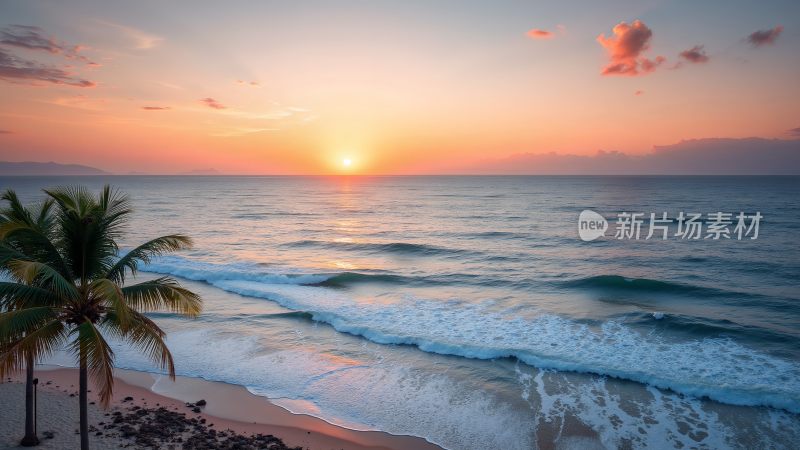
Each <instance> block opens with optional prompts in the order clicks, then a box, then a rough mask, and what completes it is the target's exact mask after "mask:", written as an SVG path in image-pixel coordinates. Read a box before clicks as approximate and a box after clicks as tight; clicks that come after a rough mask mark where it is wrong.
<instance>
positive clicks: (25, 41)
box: [0, 25, 99, 66]
mask: <svg viewBox="0 0 800 450" xmlns="http://www.w3.org/2000/svg"><path fill="white" fill-rule="evenodd" d="M0 45H5V46H8V47H16V48H21V49H25V50H32V51H42V52H47V53H50V54H52V55H61V56H63V57H65V58H68V59H75V60H79V61H83V62H85V63H86V64H89V65H91V66H99V64H97V63H95V62H92V61H91V60H90V59H89V58H87V57H85V56H83V55H81V54H80V53H79V52H80V51H81V50H83V49H84V47H83V46H81V45H70V44H66V43H64V42H59V41H58V40H56V39H55V38H54V37H52V36H50V37H46V36H45V35H44V31H43V30H42V29H41V28H39V27H35V26H30V25H9V26H7V27H4V28H2V29H0Z"/></svg>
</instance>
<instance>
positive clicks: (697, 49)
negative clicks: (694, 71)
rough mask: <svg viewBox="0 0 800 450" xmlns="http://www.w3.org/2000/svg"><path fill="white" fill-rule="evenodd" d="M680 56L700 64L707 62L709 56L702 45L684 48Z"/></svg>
mask: <svg viewBox="0 0 800 450" xmlns="http://www.w3.org/2000/svg"><path fill="white" fill-rule="evenodd" d="M679 56H680V57H681V58H683V59H685V60H686V61H689V62H690V63H694V64H701V63H706V62H708V61H709V60H710V59H711V58H710V57H709V56H708V55H707V54H706V51H705V49H704V48H703V46H702V45H695V46H694V47H692V48H690V49H689V50H684V51H682V52H681V53H680V55H679Z"/></svg>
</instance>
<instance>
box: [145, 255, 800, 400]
mask: <svg viewBox="0 0 800 450" xmlns="http://www.w3.org/2000/svg"><path fill="white" fill-rule="evenodd" d="M148 270H157V271H159V272H162V273H170V274H173V275H177V276H181V277H186V278H189V279H192V280H200V281H206V282H208V283H210V284H212V285H214V286H216V287H218V288H221V289H224V290H227V291H230V292H234V293H238V294H241V295H245V296H250V297H258V298H265V299H269V300H272V301H274V302H276V303H278V304H280V305H282V306H284V307H287V308H290V309H294V310H299V311H307V312H309V313H311V314H312V316H313V318H314V320H317V321H320V322H325V323H328V324H330V325H332V326H333V327H334V328H335V329H336V330H338V331H341V332H345V333H349V334H354V335H359V336H363V337H365V338H367V339H369V340H371V341H373V342H377V343H380V344H408V345H415V346H417V347H419V348H420V349H421V350H424V351H426V352H431V353H439V354H447V355H457V356H463V357H467V358H478V359H494V358H503V357H516V358H518V359H519V360H521V361H523V362H525V363H527V364H530V365H532V366H535V367H539V368H550V369H557V370H567V371H576V372H591V373H597V374H600V375H610V376H614V377H618V378H623V379H629V380H634V381H639V382H642V383H646V384H649V385H652V386H656V387H660V388H665V389H673V390H675V391H677V392H681V393H684V394H689V395H693V396H697V397H702V396H707V397H709V398H712V399H714V400H717V401H721V402H725V403H730V404H736V405H765V406H771V407H776V408H783V409H787V410H789V411H792V412H800V365H799V364H798V363H797V362H796V361H790V360H785V359H780V358H777V357H773V356H770V355H767V354H764V353H761V352H758V351H755V350H753V349H750V348H748V347H745V346H743V345H741V344H739V343H736V342H734V341H732V340H730V339H722V338H706V339H697V340H689V341H682V342H670V341H667V340H665V339H664V338H662V337H660V336H658V335H654V334H653V335H642V334H640V333H638V332H636V331H634V330H632V329H631V328H630V327H627V326H625V325H624V324H622V323H619V322H615V321H609V322H605V323H603V324H602V326H600V327H599V329H592V328H590V327H589V326H587V325H583V324H579V323H576V322H574V321H572V320H569V319H566V318H563V317H559V316H555V315H548V314H541V315H539V316H537V317H535V318H534V319H528V318H522V317H519V316H518V315H517V314H503V313H500V312H496V311H491V310H488V309H487V308H486V307H485V306H483V305H480V304H471V303H466V302H458V301H452V302H442V301H428V300H424V299H414V298H406V299H405V300H404V301H402V302H397V303H380V304H376V303H371V302H367V301H360V302H359V301H356V300H355V299H353V298H351V297H349V296H347V295H345V294H342V293H341V291H337V290H333V289H329V288H324V287H314V286H302V285H298V284H302V281H301V280H305V279H306V278H307V279H317V278H320V277H323V276H322V275H301V276H288V275H268V274H258V273H249V272H245V271H244V270H243V269H242V268H239V267H236V266H233V267H231V266H227V265H226V266H217V265H213V264H205V263H196V262H192V261H189V260H185V259H180V258H173V259H172V260H170V261H168V262H167V263H159V262H157V263H156V264H154V265H152V266H151V267H150V268H149V269H148ZM315 277H317V278H315ZM273 280H278V281H277V283H276V282H274V281H273Z"/></svg>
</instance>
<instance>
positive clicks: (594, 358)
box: [0, 176, 800, 449]
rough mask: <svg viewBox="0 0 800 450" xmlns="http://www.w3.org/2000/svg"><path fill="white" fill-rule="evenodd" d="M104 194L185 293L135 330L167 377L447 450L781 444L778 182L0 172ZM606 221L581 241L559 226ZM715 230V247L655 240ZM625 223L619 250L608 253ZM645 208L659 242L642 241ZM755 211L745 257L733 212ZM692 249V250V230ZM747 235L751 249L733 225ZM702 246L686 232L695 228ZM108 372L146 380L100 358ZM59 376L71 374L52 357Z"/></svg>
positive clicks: (784, 348) (796, 234)
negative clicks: (689, 219) (169, 364)
mask: <svg viewBox="0 0 800 450" xmlns="http://www.w3.org/2000/svg"><path fill="white" fill-rule="evenodd" d="M105 183H110V184H112V185H113V186H115V187H117V188H119V189H121V190H123V191H125V192H126V193H128V194H129V195H130V197H131V200H132V202H133V206H134V208H135V214H134V215H133V219H132V224H131V227H130V229H129V230H128V231H129V234H128V236H127V237H126V239H125V241H124V242H123V244H124V245H125V246H126V248H131V246H133V245H136V244H137V243H140V242H142V241H143V240H145V239H148V238H152V237H155V236H159V235H163V234H171V233H177V232H180V233H185V234H188V235H190V236H191V237H193V238H194V240H195V247H194V248H193V249H192V250H190V251H185V252H182V253H179V254H175V255H170V256H165V257H161V258H158V259H157V260H155V261H153V263H152V264H151V265H150V266H149V267H148V268H147V269H146V270H147V273H141V274H140V278H147V277H153V276H157V274H168V275H172V276H174V277H177V278H178V279H179V280H181V281H182V282H184V283H185V284H186V285H187V286H189V287H190V288H192V289H195V290H196V291H197V292H199V293H200V294H202V296H203V298H204V301H205V310H204V312H203V314H202V315H201V316H200V317H199V318H198V319H194V320H190V319H185V318H181V317H178V316H175V315H172V314H169V313H153V314H151V317H153V318H154V319H155V320H156V321H157V322H158V323H159V324H160V325H161V326H162V327H163V328H164V329H165V330H167V332H168V333H169V337H168V344H169V346H170V348H171V350H172V353H173V355H174V356H175V360H176V369H177V373H178V374H179V375H186V376H196V377H202V378H206V379H209V380H216V381H223V382H228V383H234V384H239V385H243V386H246V387H247V388H248V389H249V390H250V391H251V392H253V393H256V394H259V395H263V396H267V397H269V398H270V399H272V400H273V401H274V402H275V403H277V404H279V405H281V406H284V407H285V408H287V409H289V410H291V411H294V412H299V413H307V414H312V415H315V416H318V417H321V418H323V419H325V420H327V421H329V422H332V423H335V424H340V425H343V426H347V427H351V428H354V429H365V430H368V429H377V430H382V431H387V432H390V433H394V434H409V435H415V436H421V437H424V438H426V439H428V440H429V441H431V442H433V443H436V444H439V445H441V446H443V447H445V448H448V449H484V448H503V449H529V448H537V447H544V448H548V447H553V446H556V447H559V448H592V446H594V447H598V448H599V446H603V447H606V448H659V449H660V448H714V449H717V448H786V449H789V448H794V446H795V445H797V443H798V442H800V288H798V284H797V283H798V280H800V244H799V239H800V178H798V177H516V176H514V177H512V176H509V177H223V176H220V177H168V176H164V177H146V176H119V177H7V178H4V179H3V180H2V181H1V182H0V187H3V188H13V189H15V190H17V191H18V193H19V194H20V195H21V197H22V198H23V199H24V200H26V201H33V200H36V199H40V198H42V192H41V189H42V188H45V187H52V186H59V185H74V184H82V185H85V186H87V187H89V188H91V189H95V190H96V189H99V188H100V187H101V186H102V185H103V184H105ZM584 210H592V211H595V212H597V213H598V214H599V215H601V216H603V217H604V218H605V219H606V220H607V221H608V222H609V227H610V229H609V231H608V232H607V234H606V236H605V237H601V238H599V239H597V240H593V241H583V240H581V239H580V238H579V233H578V216H579V215H580V213H581V212H582V211H584ZM682 212H683V213H687V214H689V213H701V214H702V217H701V220H699V223H700V224H701V226H704V227H705V230H707V229H709V227H711V226H712V222H714V220H713V219H711V218H709V214H713V213H717V212H724V213H731V214H732V217H733V219H732V223H731V224H730V227H729V228H730V231H731V233H730V236H731V237H730V238H725V237H724V236H723V237H722V238H721V239H703V238H701V239H681V238H680V237H676V236H674V234H675V233H676V231H677V226H678V223H677V218H678V217H679V216H680V214H681V213H682ZM621 213H642V214H644V215H643V216H642V217H643V218H644V220H643V221H642V234H641V237H640V238H639V239H634V238H623V239H617V238H615V236H614V234H615V233H614V231H613V229H614V227H615V223H616V222H617V221H618V220H619V217H620V214H621ZM650 213H654V214H656V217H657V218H662V217H663V216H662V214H664V213H666V215H667V216H666V217H667V218H668V219H669V220H670V221H669V223H668V230H667V231H668V235H667V239H665V240H664V239H661V235H660V234H656V236H655V237H654V238H651V239H645V236H646V235H647V231H648V227H649V226H650ZM739 213H744V214H746V215H748V216H750V217H752V216H754V215H755V214H756V213H759V214H760V215H761V219H760V222H759V229H758V237H757V239H751V237H752V232H753V231H754V230H752V229H751V230H749V231H750V232H751V234H750V235H749V236H748V235H746V234H745V236H744V237H743V238H742V239H737V237H736V235H735V233H734V226H735V225H736V216H737V215H738V214H739ZM705 230H704V231H705ZM745 231H748V230H745ZM703 234H705V232H704V233H703ZM116 358H117V359H116V362H117V365H118V366H119V367H123V368H129V369H136V370H150V371H152V370H154V369H153V367H152V365H150V364H149V363H148V362H147V361H146V360H145V359H144V358H142V357H141V356H139V355H137V354H136V353H134V352H133V351H131V350H130V349H128V348H125V347H120V346H117V347H116ZM54 359H55V361H56V362H61V363H64V364H70V362H69V359H68V358H66V357H64V356H63V355H60V356H56V357H55V358H54Z"/></svg>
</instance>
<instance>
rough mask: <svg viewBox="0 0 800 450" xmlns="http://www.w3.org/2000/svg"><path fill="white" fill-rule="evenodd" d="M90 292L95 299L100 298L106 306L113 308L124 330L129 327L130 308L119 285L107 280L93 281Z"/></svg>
mask: <svg viewBox="0 0 800 450" xmlns="http://www.w3.org/2000/svg"><path fill="white" fill-rule="evenodd" d="M89 292H90V293H91V295H92V296H93V297H94V298H99V299H101V300H102V301H103V303H104V304H105V305H107V306H108V307H110V308H112V309H113V310H114V311H115V312H116V315H117V318H118V319H119V322H120V324H121V325H122V327H123V328H126V327H127V326H128V325H129V321H130V312H131V311H130V308H129V307H128V304H127V303H126V302H125V295H124V294H123V293H122V289H120V287H119V285H118V284H116V283H114V282H113V281H111V280H109V279H107V278H101V279H99V280H94V281H92V284H90V285H89Z"/></svg>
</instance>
